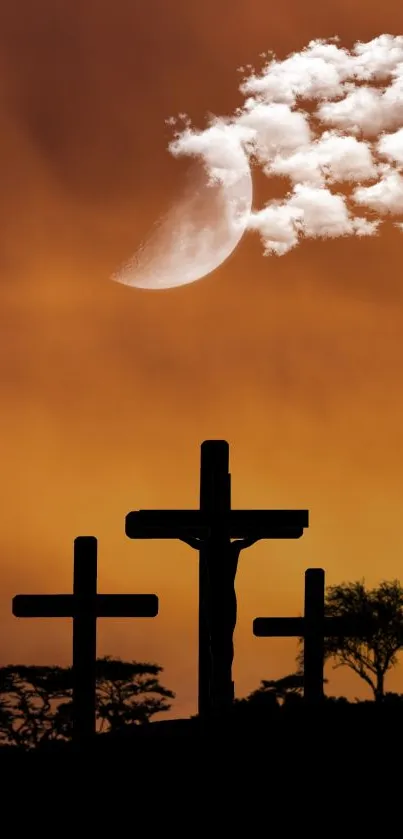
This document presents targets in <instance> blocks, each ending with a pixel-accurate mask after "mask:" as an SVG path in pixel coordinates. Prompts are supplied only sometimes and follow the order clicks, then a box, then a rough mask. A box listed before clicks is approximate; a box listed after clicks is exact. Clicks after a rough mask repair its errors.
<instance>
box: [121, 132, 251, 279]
mask: <svg viewBox="0 0 403 839" xmlns="http://www.w3.org/2000/svg"><path fill="white" fill-rule="evenodd" d="M231 163H232V168H231V169H230V170H228V169H227V170H226V171H225V177H223V178H219V177H217V178H215V179H214V180H212V178H211V176H210V175H209V173H208V171H207V169H206V167H205V166H204V165H203V164H200V165H196V166H197V169H196V171H195V169H193V170H192V176H191V184H190V187H189V188H188V189H187V190H186V192H185V194H184V195H183V197H182V199H181V200H180V201H178V202H177V203H176V204H174V206H173V207H172V208H171V209H170V210H169V212H168V213H167V215H166V216H165V217H163V218H162V220H160V221H159V222H158V223H157V225H156V228H155V229H154V232H153V233H152V234H151V235H150V236H149V238H148V239H147V240H146V241H145V242H144V243H143V244H142V245H140V248H139V249H138V250H137V251H136V253H135V254H134V256H133V257H132V258H131V259H130V260H129V261H128V262H127V263H126V264H124V265H123V266H122V267H121V268H120V269H119V270H118V271H117V272H116V273H115V274H113V275H112V277H111V279H112V280H114V281H116V282H119V283H123V284H125V285H129V286H135V287H137V288H148V289H167V288H174V287H175V286H182V285H187V284H188V283H194V282H196V280H200V279H201V278H202V277H205V276H207V274H211V273H212V271H215V270H216V269H217V268H218V267H219V266H220V265H222V264H223V262H225V260H226V259H228V257H229V256H230V255H231V254H232V253H233V251H234V250H235V248H236V247H237V245H238V243H239V241H240V239H241V238H242V236H243V234H244V232H245V230H246V227H247V224H248V221H249V217H250V213H251V208H252V194H253V189H252V176H251V171H250V167H249V162H248V159H247V157H246V154H245V153H244V151H243V149H242V148H239V153H237V154H236V156H235V158H233V159H232V161H231Z"/></svg>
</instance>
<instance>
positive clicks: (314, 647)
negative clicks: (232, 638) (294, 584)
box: [253, 568, 364, 704]
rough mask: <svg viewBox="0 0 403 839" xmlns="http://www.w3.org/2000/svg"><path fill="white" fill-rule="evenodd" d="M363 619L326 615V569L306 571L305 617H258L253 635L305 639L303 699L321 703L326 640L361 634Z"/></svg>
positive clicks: (311, 702)
mask: <svg viewBox="0 0 403 839" xmlns="http://www.w3.org/2000/svg"><path fill="white" fill-rule="evenodd" d="M363 629H364V622H363V621H362V620H361V619H359V618H356V619H354V618H348V617H325V572H324V570H323V568H308V569H307V570H306V571H305V606H304V616H303V617H300V618H255V620H254V621H253V634H254V635H256V636H258V637H265V638H303V639H304V676H303V685H304V700H305V701H306V702H307V703H309V704H318V703H320V702H321V701H322V700H323V697H324V694H323V671H324V641H325V638H330V637H331V636H336V637H339V638H342V637H343V636H354V635H358V636H359V635H360V633H361V632H362V631H363Z"/></svg>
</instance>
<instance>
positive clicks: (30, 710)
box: [0, 656, 175, 748]
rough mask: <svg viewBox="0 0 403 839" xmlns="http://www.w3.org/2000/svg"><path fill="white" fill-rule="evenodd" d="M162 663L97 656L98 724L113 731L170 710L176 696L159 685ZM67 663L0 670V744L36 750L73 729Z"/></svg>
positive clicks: (17, 666)
mask: <svg viewBox="0 0 403 839" xmlns="http://www.w3.org/2000/svg"><path fill="white" fill-rule="evenodd" d="M161 671H162V667H160V666H159V665H157V664H150V663H142V662H136V661H132V662H126V661H121V659H112V658H110V657H109V656H106V657H105V658H101V659H98V660H97V684H96V692H97V724H98V725H97V727H98V730H99V731H108V730H111V731H117V730H119V729H121V728H122V727H123V726H125V725H139V724H144V723H147V722H149V721H150V719H151V717H152V716H154V715H155V714H158V713H161V712H166V711H169V709H170V707H171V705H170V704H169V703H168V702H167V701H166V700H167V699H168V698H169V699H173V698H174V697H175V694H174V693H173V692H172V691H170V690H168V689H167V688H165V687H164V686H163V685H161V684H160V683H159V678H158V677H159V674H160V672H161ZM71 697H72V670H71V667H56V666H55V667H47V666H42V667H38V666H25V665H10V666H8V667H2V668H0V744H1V745H13V746H20V747H23V748H35V747H37V746H39V745H44V744H45V743H46V742H48V741H49V740H67V739H69V738H70V737H71V733H72V700H71Z"/></svg>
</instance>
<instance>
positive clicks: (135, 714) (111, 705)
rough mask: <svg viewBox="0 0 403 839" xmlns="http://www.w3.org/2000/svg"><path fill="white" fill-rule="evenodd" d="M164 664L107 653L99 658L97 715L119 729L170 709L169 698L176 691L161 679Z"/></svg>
mask: <svg viewBox="0 0 403 839" xmlns="http://www.w3.org/2000/svg"><path fill="white" fill-rule="evenodd" d="M161 670H162V667H160V666H159V665H157V664H150V663H146V664H143V663H140V662H137V661H130V662H129V661H121V660H120V659H112V658H111V657H110V656H105V658H101V659H98V660H97V670H96V673H97V717H98V719H99V720H100V721H101V726H100V729H101V730H105V725H106V726H107V729H109V730H110V731H118V730H120V729H121V728H123V726H125V725H130V724H137V725H138V724H144V723H148V722H150V719H151V717H152V716H154V715H155V714H160V713H161V712H165V711H169V709H170V708H171V705H169V704H168V703H167V702H166V699H174V698H175V694H174V693H172V691H171V690H168V688H165V687H163V685H160V683H159V681H158V676H159V673H160V672H161Z"/></svg>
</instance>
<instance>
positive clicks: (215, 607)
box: [181, 537, 258, 705]
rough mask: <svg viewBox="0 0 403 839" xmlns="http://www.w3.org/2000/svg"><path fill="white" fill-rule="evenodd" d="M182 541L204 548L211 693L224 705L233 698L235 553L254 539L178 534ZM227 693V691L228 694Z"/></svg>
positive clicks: (237, 555)
mask: <svg viewBox="0 0 403 839" xmlns="http://www.w3.org/2000/svg"><path fill="white" fill-rule="evenodd" d="M181 541H182V542H185V543H186V544H187V545H190V547H191V548H194V549H195V550H198V551H201V550H202V549H203V548H206V549H208V553H207V556H206V573H207V579H208V591H209V603H208V605H207V614H208V620H209V640H210V656H211V669H212V680H213V694H214V696H215V697H220V700H219V701H220V703H221V702H222V703H223V704H225V705H228V704H229V702H231V701H232V699H233V682H232V663H233V660H234V630H235V626H236V620H237V598H236V590H235V577H236V572H237V568H238V560H239V555H240V553H241V551H242V550H244V548H249V547H250V545H254V544H255V542H257V541H258V538H256V539H253V538H249V539H234V540H233V541H232V542H231V540H230V539H228V538H227V537H222V538H219V537H218V538H214V540H213V541H212V542H211V544H209V542H210V540H209V539H199V538H197V537H182V538H181ZM229 694H230V695H229Z"/></svg>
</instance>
